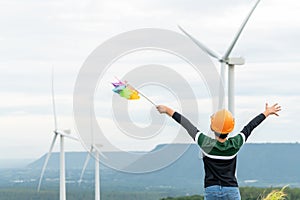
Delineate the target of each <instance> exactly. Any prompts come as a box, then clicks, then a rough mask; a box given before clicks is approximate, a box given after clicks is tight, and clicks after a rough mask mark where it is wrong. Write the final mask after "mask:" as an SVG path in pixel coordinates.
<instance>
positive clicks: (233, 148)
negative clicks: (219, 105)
mask: <svg viewBox="0 0 300 200" xmlns="http://www.w3.org/2000/svg"><path fill="white" fill-rule="evenodd" d="M157 110H158V111H159V112H160V113H161V114H162V113H166V114H167V115H169V116H170V117H172V118H173V119H174V120H175V121H177V122H178V123H179V124H181V125H182V126H183V127H184V128H185V129H186V130H187V132H188V133H189V135H190V136H191V137H192V138H193V139H194V140H195V141H196V142H197V144H198V145H199V146H200V148H201V151H202V153H203V163H204V171H205V181H204V188H205V193H204V199H205V200H217V199H220V200H225V199H228V200H240V199H241V196H240V192H239V188H238V183H237V179H236V177H235V173H236V155H237V153H238V151H239V150H240V148H241V146H242V145H243V144H244V143H245V142H246V141H247V139H248V137H249V136H250V134H251V132H252V130H253V129H254V128H255V127H257V126H258V125H259V124H260V123H261V122H262V121H263V120H264V119H265V118H267V117H268V116H270V115H276V116H278V114H277V113H278V112H279V111H280V110H281V107H280V106H278V104H274V105H273V106H271V107H269V106H268V104H267V103H266V106H265V111H264V112H263V113H261V114H259V115H258V116H256V117H255V118H254V119H252V120H251V121H250V122H249V123H248V124H247V125H246V126H245V127H244V128H243V130H242V131H241V132H240V133H239V134H238V135H236V136H234V137H231V138H228V139H227V136H228V134H229V133H230V132H231V131H232V130H233V128H234V118H233V116H232V114H231V113H230V112H229V111H227V110H224V109H223V110H219V111H218V112H216V113H215V114H213V115H212V116H211V124H210V127H211V130H212V131H213V132H214V133H215V139H212V138H210V137H208V136H206V135H205V134H203V133H201V132H199V130H198V129H197V128H196V127H195V126H194V125H193V124H192V123H191V122H190V121H189V120H188V119H186V118H185V117H184V116H182V115H181V114H179V113H178V112H175V111H173V110H172V109H171V108H168V107H167V106H163V105H159V106H157Z"/></svg>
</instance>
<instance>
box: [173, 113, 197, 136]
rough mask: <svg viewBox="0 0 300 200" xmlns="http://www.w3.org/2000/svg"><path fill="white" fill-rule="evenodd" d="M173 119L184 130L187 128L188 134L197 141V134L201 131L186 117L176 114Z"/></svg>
mask: <svg viewBox="0 0 300 200" xmlns="http://www.w3.org/2000/svg"><path fill="white" fill-rule="evenodd" d="M172 118H173V119H174V120H175V121H176V122H178V123H179V124H180V125H181V126H182V127H183V128H185V129H186V130H187V132H188V134H189V135H190V136H191V137H192V138H193V139H194V140H195V138H196V135H197V133H198V132H199V130H198V129H197V128H196V127H195V126H194V125H193V124H192V123H191V122H190V121H189V120H188V119H187V118H185V117H184V116H182V115H181V114H179V113H178V112H175V113H174V114H173V116H172Z"/></svg>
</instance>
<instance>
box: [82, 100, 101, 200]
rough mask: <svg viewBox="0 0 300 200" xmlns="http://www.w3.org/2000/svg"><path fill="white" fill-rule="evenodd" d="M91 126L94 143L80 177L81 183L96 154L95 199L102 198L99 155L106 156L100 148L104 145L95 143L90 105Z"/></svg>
mask: <svg viewBox="0 0 300 200" xmlns="http://www.w3.org/2000/svg"><path fill="white" fill-rule="evenodd" d="M90 123H91V124H90V126H91V136H92V137H91V138H92V142H91V143H92V144H91V148H90V151H89V152H88V154H87V157H86V159H85V162H84V165H83V168H82V171H81V175H80V179H79V181H78V182H79V184H81V182H82V177H83V175H84V172H85V170H86V167H87V165H88V163H89V161H90V156H91V155H92V154H94V159H95V200H100V160H99V158H100V157H99V156H100V155H101V156H102V157H104V158H106V156H105V155H103V153H102V152H101V150H100V148H101V147H102V145H101V144H95V143H94V132H93V121H92V106H91V107H90Z"/></svg>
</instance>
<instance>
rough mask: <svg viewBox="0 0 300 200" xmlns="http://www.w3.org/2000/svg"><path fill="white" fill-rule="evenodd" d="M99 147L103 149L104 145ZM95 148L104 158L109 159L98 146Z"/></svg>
mask: <svg viewBox="0 0 300 200" xmlns="http://www.w3.org/2000/svg"><path fill="white" fill-rule="evenodd" d="M98 146H100V148H101V147H102V145H99V144H98ZM94 148H95V150H96V151H98V153H99V154H100V155H101V156H102V157H103V158H105V159H107V157H106V156H105V155H104V154H103V153H102V152H101V150H100V148H99V147H97V145H94Z"/></svg>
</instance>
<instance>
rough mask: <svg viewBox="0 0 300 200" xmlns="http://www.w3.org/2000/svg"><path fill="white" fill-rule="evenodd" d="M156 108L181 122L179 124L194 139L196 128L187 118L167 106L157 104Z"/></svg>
mask: <svg viewBox="0 0 300 200" xmlns="http://www.w3.org/2000/svg"><path fill="white" fill-rule="evenodd" d="M156 108H157V110H158V112H160V113H161V114H163V113H166V114H167V115H169V116H170V117H172V118H173V119H174V120H175V121H176V122H178V123H179V124H181V126H183V127H184V128H185V129H186V130H187V132H188V134H189V135H190V136H191V137H192V138H193V139H194V140H195V138H196V135H197V133H198V129H197V128H196V127H195V126H194V125H193V124H192V123H191V122H190V121H189V120H188V119H187V118H185V117H184V116H182V115H181V114H179V113H178V112H175V111H174V110H172V109H171V108H169V107H167V106H163V105H159V106H157V107H156Z"/></svg>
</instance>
